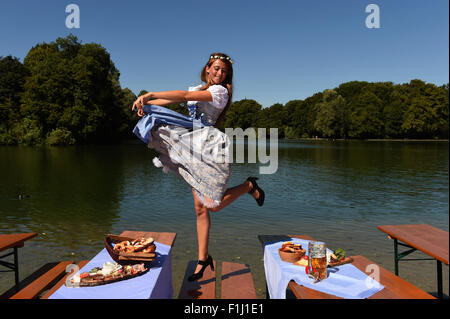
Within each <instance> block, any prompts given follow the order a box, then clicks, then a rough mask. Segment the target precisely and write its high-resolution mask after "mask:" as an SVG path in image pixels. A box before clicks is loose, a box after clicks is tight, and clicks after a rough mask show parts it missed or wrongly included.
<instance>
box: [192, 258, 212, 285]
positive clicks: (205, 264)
mask: <svg viewBox="0 0 450 319" xmlns="http://www.w3.org/2000/svg"><path fill="white" fill-rule="evenodd" d="M197 265H202V269H200V271H199V272H197V273H194V274H192V275H190V276H189V277H188V281H196V280H199V279H200V278H202V277H203V272H204V271H205V269H206V267H208V266H211V270H212V271H214V262H213V259H212V257H211V256H209V255H208V258H206V260H199V261H198V262H197Z"/></svg>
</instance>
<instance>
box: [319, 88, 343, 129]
mask: <svg viewBox="0 0 450 319" xmlns="http://www.w3.org/2000/svg"><path fill="white" fill-rule="evenodd" d="M315 110H316V112H317V118H316V121H315V123H314V127H315V128H316V129H317V130H318V131H319V132H321V133H322V135H323V136H325V137H335V138H339V137H344V138H345V137H346V136H347V103H346V102H345V100H344V98H343V97H342V96H341V95H339V94H338V93H337V92H336V91H335V90H325V92H324V94H323V99H322V101H321V102H320V103H318V104H317V105H316V108H315Z"/></svg>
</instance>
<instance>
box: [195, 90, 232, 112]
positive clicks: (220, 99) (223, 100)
mask: <svg viewBox="0 0 450 319" xmlns="http://www.w3.org/2000/svg"><path fill="white" fill-rule="evenodd" d="M202 86H203V85H202V84H200V85H197V86H190V87H189V91H198V90H199V89H200V88H201V87H202ZM207 90H208V91H209V92H211V95H212V102H206V101H200V102H199V101H187V105H194V104H197V103H207V104H210V105H212V106H214V107H215V108H218V109H223V108H224V107H225V106H226V105H227V102H228V90H227V89H226V88H224V87H223V86H222V85H218V84H215V85H211V86H210V87H209V88H207Z"/></svg>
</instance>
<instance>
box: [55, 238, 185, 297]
mask: <svg viewBox="0 0 450 319" xmlns="http://www.w3.org/2000/svg"><path fill="white" fill-rule="evenodd" d="M120 236H124V237H131V238H139V237H143V236H144V237H152V238H153V239H154V240H155V244H156V259H155V260H154V261H153V262H152V263H151V264H150V265H151V267H150V269H149V271H147V272H146V273H145V274H143V275H141V276H138V277H135V278H131V279H127V280H123V281H119V282H115V283H111V284H106V285H101V286H95V287H79V288H68V287H66V286H64V285H62V286H61V287H59V288H58V289H56V290H55V291H54V292H53V293H52V294H51V295H50V296H48V298H49V299H115V298H120V299H126V298H131V299H141V298H142V299H144V298H155V299H161V298H162V299H170V298H172V296H173V287H172V260H171V248H172V246H173V244H174V241H175V237H176V233H158V232H141V231H139V232H138V231H124V232H123V233H122V234H120ZM106 261H110V262H113V259H112V258H111V256H109V254H108V252H107V251H106V249H105V248H104V249H103V250H102V251H100V252H99V253H98V254H97V255H96V256H95V257H94V258H93V259H91V260H90V261H89V262H88V263H87V264H86V265H84V267H82V268H81V269H80V273H82V272H88V271H89V270H90V269H92V268H94V267H101V266H102V265H103V263H104V262H106Z"/></svg>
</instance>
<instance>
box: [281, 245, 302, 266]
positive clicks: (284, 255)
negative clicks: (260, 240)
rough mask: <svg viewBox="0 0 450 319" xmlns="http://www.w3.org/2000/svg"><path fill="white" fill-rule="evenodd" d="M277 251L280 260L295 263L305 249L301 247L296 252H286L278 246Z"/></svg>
mask: <svg viewBox="0 0 450 319" xmlns="http://www.w3.org/2000/svg"><path fill="white" fill-rule="evenodd" d="M278 253H279V254H280V258H281V260H283V261H286V262H288V263H295V262H296V261H298V260H300V259H301V258H302V257H303V256H305V254H306V250H304V249H301V250H299V251H296V252H287V251H282V250H281V248H279V249H278Z"/></svg>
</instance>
